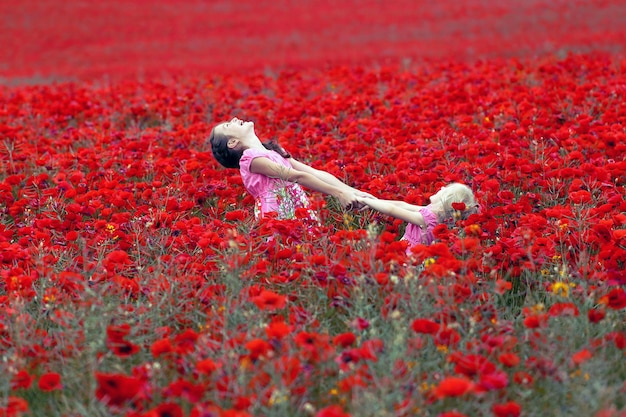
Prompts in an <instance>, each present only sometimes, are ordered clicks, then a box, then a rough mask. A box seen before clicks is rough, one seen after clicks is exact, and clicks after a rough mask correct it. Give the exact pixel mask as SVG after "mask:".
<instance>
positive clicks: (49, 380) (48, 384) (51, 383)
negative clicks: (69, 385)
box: [37, 372, 63, 392]
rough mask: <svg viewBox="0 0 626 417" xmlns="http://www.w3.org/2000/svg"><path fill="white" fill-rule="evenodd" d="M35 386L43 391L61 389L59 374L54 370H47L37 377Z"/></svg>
mask: <svg viewBox="0 0 626 417" xmlns="http://www.w3.org/2000/svg"><path fill="white" fill-rule="evenodd" d="M37 386H38V387H39V389H40V390H42V391H44V392H49V391H56V390H60V389H63V386H62V385H61V375H59V374H58V373H56V372H48V373H45V374H43V375H41V376H40V377H39V382H38V383H37Z"/></svg>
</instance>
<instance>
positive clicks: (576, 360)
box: [572, 349, 593, 365]
mask: <svg viewBox="0 0 626 417" xmlns="http://www.w3.org/2000/svg"><path fill="white" fill-rule="evenodd" d="M592 357H593V355H592V354H591V352H590V351H589V349H582V350H579V351H578V352H576V353H574V354H573V355H572V363H573V364H574V365H580V364H581V363H583V362H586V361H588V360H589V359H591V358H592Z"/></svg>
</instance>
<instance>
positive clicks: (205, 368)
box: [196, 359, 221, 375]
mask: <svg viewBox="0 0 626 417" xmlns="http://www.w3.org/2000/svg"><path fill="white" fill-rule="evenodd" d="M220 367H221V365H220V364H219V363H216V362H215V361H213V359H204V360H201V361H198V362H196V369H197V370H198V372H200V373H201V374H205V375H211V374H212V373H213V372H215V371H216V370H217V369H219V368H220Z"/></svg>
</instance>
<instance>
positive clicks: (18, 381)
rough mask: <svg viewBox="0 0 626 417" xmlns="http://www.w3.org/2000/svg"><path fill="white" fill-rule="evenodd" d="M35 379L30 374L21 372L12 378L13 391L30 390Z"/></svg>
mask: <svg viewBox="0 0 626 417" xmlns="http://www.w3.org/2000/svg"><path fill="white" fill-rule="evenodd" d="M33 379H34V378H33V377H32V376H31V375H29V373H28V372H26V371H24V370H21V371H19V372H18V373H16V374H15V375H13V377H12V378H11V389H12V390H18V389H28V388H30V386H31V385H32V383H33Z"/></svg>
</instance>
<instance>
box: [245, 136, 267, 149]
mask: <svg viewBox="0 0 626 417" xmlns="http://www.w3.org/2000/svg"><path fill="white" fill-rule="evenodd" d="M242 144H243V148H244V149H265V146H263V143H261V140H260V139H259V138H258V137H257V135H250V136H247V137H246V138H245V139H244V140H242Z"/></svg>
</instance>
